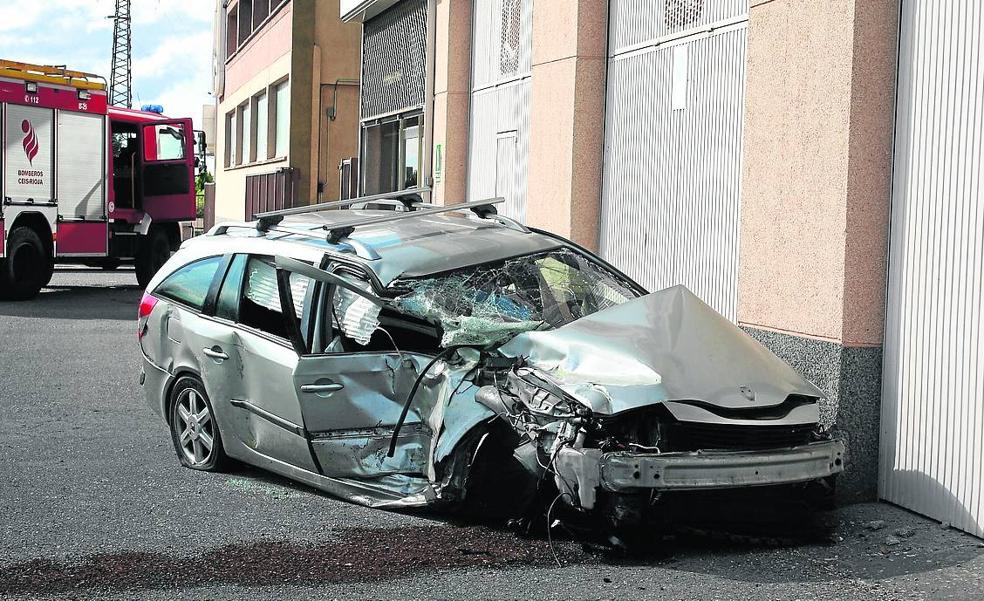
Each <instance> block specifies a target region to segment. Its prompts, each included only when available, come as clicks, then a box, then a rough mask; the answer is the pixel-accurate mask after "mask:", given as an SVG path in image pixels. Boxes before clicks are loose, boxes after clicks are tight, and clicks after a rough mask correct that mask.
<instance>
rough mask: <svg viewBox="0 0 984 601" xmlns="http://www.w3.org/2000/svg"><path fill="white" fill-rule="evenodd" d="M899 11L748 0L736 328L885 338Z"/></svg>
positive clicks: (876, 2) (875, 2)
mask: <svg viewBox="0 0 984 601" xmlns="http://www.w3.org/2000/svg"><path fill="white" fill-rule="evenodd" d="M893 11H895V12H894V16H893ZM896 19H897V4H896V2H895V0H856V1H839V2H824V3H816V2H812V1H810V0H753V1H752V2H751V9H750V22H749V42H748V44H749V47H748V69H747V78H748V79H747V95H746V114H745V147H744V173H743V198H742V224H741V253H740V260H739V269H740V273H739V295H738V300H739V308H738V319H739V321H740V322H741V323H743V324H746V325H750V326H755V327H761V328H765V329H771V330H777V331H783V332H788V333H792V334H797V335H805V336H808V337H814V338H821V339H826V340H832V341H836V342H845V343H847V342H849V343H851V344H854V345H864V344H880V343H881V328H882V321H883V305H884V300H883V291H884V286H885V275H884V255H885V246H886V238H887V227H886V225H885V224H886V221H885V220H886V219H887V216H888V209H889V198H890V197H889V188H888V186H889V184H890V177H891V132H892V118H893V111H892V100H891V99H892V94H893V89H892V86H893V82H894V75H895V60H894V49H895V38H894V33H892V31H893V30H894V23H895V20H896Z"/></svg>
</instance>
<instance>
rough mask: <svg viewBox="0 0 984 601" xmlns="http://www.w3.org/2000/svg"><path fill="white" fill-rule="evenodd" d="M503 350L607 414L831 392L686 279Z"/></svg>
mask: <svg viewBox="0 0 984 601" xmlns="http://www.w3.org/2000/svg"><path fill="white" fill-rule="evenodd" d="M499 350H500V352H501V353H502V354H503V355H505V356H507V357H514V358H519V357H522V358H524V359H525V361H526V365H528V366H529V367H532V368H534V370H535V373H536V375H538V376H540V377H543V378H544V379H546V380H548V381H550V382H551V383H552V384H555V385H557V386H559V387H560V388H561V389H562V390H563V391H564V392H566V393H567V394H569V395H571V396H572V397H574V398H575V399H577V400H578V401H580V402H582V403H584V404H586V405H587V406H588V407H590V408H591V409H592V410H593V411H595V412H597V413H602V414H613V413H618V412H621V411H625V410H628V409H633V408H636V407H641V406H645V405H650V404H653V403H659V402H663V401H690V402H698V403H706V404H710V405H714V406H717V407H721V408H725V409H753V408H762V407H772V406H775V405H779V404H781V403H782V402H783V401H784V400H785V399H786V398H787V397H788V396H789V395H804V396H809V397H817V398H819V397H821V396H823V394H822V393H821V392H820V390H818V389H817V388H816V386H814V385H813V384H811V383H810V382H809V381H807V380H806V379H804V378H803V377H802V376H800V375H799V374H797V373H796V372H795V371H794V370H793V369H792V368H791V367H790V366H789V365H787V364H786V363H785V362H783V361H782V360H781V359H779V358H778V357H776V356H775V355H774V354H772V352H770V351H769V350H768V349H767V348H765V347H764V346H762V345H761V344H760V343H759V342H757V341H756V340H755V339H753V338H752V337H751V336H749V335H748V334H746V333H745V332H744V331H742V330H741V329H740V328H739V327H737V326H736V325H735V324H733V323H731V322H730V321H728V320H727V319H725V318H724V317H723V316H722V315H720V314H718V313H717V312H715V311H714V310H713V309H711V308H710V307H709V306H708V305H707V304H705V303H704V302H703V301H701V300H700V299H699V298H697V297H696V296H695V295H694V294H693V293H692V292H690V291H689V290H687V288H685V287H684V286H674V287H672V288H667V289H665V290H661V291H659V292H653V293H651V294H648V295H646V296H642V297H640V298H637V299H633V300H631V301H629V302H626V303H623V304H621V305H617V306H614V307H610V308H608V309H605V310H603V311H599V312H597V313H594V314H592V315H589V316H587V317H582V318H581V319H578V320H577V321H574V322H571V323H569V324H567V325H565V326H562V327H560V328H557V329H556V330H550V331H536V332H526V333H523V334H519V335H517V336H516V337H515V338H513V339H512V340H510V341H509V342H508V343H507V344H505V345H503V346H502V347H501V348H500V349H499Z"/></svg>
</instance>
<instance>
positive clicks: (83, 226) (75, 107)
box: [0, 60, 195, 299]
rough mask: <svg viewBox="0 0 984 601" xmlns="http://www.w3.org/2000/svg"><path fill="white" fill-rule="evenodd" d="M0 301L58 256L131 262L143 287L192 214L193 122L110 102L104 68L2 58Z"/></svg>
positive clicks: (32, 284) (31, 287)
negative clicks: (100, 72)
mask: <svg viewBox="0 0 984 601" xmlns="http://www.w3.org/2000/svg"><path fill="white" fill-rule="evenodd" d="M0 136H2V138H0V139H2V143H0V198H2V204H0V297H2V298H7V299H28V298H32V297H34V296H35V295H37V293H38V291H39V290H40V289H41V288H42V287H43V286H45V285H47V284H48V282H49V281H50V280H51V275H52V271H53V268H54V264H55V263H81V264H87V265H92V266H101V267H103V268H105V269H113V268H115V267H116V266H118V265H119V264H120V263H121V262H129V261H132V262H133V263H134V267H135V270H136V274H137V281H138V282H139V284H140V285H141V286H145V285H146V284H147V282H149V281H150V278H151V277H152V276H153V275H154V273H155V272H156V271H157V269H158V268H159V267H160V266H161V265H163V264H164V261H166V260H167V258H168V257H169V256H170V253H171V251H172V250H174V249H176V248H177V246H178V244H179V243H180V229H179V222H181V221H188V220H192V219H194V218H195V184H194V177H195V134H194V130H193V129H192V124H191V120H190V119H168V118H166V117H163V116H161V115H159V114H156V113H151V112H144V111H136V110H131V109H125V108H120V107H115V106H108V105H107V96H106V83H105V80H104V79H103V78H101V77H99V76H98V75H93V74H91V73H83V72H80V71H70V70H68V69H64V68H60V67H47V66H41V65H31V64H26V63H18V62H13V61H5V60H0Z"/></svg>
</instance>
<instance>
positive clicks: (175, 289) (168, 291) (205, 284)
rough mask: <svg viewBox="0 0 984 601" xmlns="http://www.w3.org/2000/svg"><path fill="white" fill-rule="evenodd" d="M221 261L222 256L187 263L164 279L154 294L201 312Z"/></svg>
mask: <svg viewBox="0 0 984 601" xmlns="http://www.w3.org/2000/svg"><path fill="white" fill-rule="evenodd" d="M222 261H223V257H222V256H215V257H209V258H207V259H199V260H198V261H194V262H192V263H189V264H188V265H185V266H184V267H182V268H180V269H178V270H177V271H175V272H174V273H172V274H171V275H169V276H168V277H167V278H165V280H164V281H163V282H161V283H160V285H158V286H157V289H155V290H154V294H156V295H158V296H163V297H165V298H169V299H171V300H175V301H178V302H179V303H183V304H185V305H188V306H189V307H193V308H195V309H197V310H199V311H201V309H202V307H203V306H204V305H205V297H207V296H208V289H209V287H210V286H211V285H212V280H213V279H214V278H215V272H216V271H218V269H219V266H220V265H222Z"/></svg>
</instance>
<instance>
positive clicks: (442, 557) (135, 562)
mask: <svg viewBox="0 0 984 601" xmlns="http://www.w3.org/2000/svg"><path fill="white" fill-rule="evenodd" d="M340 534H341V536H340V537H339V538H337V539H333V540H330V541H326V542H324V543H319V544H300V543H290V542H281V541H261V542H254V543H240V544H232V545H226V546H223V547H219V548H216V549H213V550H210V551H207V552H205V553H203V554H200V555H197V556H177V557H175V556H170V555H166V554H163V553H144V552H123V553H107V554H97V555H91V556H87V557H85V558H83V559H82V560H81V561H78V562H71V561H64V562H63V561H52V560H48V559H33V560H30V561H26V562H23V563H18V564H13V565H9V566H6V567H3V568H0V594H4V593H7V594H18V593H28V592H35V593H37V592H44V593H48V594H52V593H66V592H70V591H80V590H139V589H168V588H178V587H180V588H183V589H184V588H190V587H194V586H202V585H208V584H238V585H246V586H263V585H274V584H282V583H284V582H290V583H292V584H326V583H342V582H357V581H374V580H375V581H378V580H387V579H392V578H398V577H403V576H407V575H410V574H413V573H415V572H428V571H435V570H440V569H449V568H467V567H500V568H501V567H508V566H510V565H523V566H529V565H538V566H545V565H549V564H552V563H553V561H554V560H553V555H552V554H551V550H550V546H549V545H548V544H547V543H546V541H542V540H536V539H524V538H520V537H518V536H516V535H514V534H511V533H509V532H504V531H499V530H494V529H491V528H488V527H483V526H473V527H447V526H414V527H402V528H390V529H370V528H352V529H346V530H343V531H341V532H340ZM556 550H557V552H558V553H559V554H560V556H561V559H562V560H563V561H565V562H571V561H584V560H585V559H588V560H590V558H589V556H588V555H587V554H586V553H585V552H584V551H583V550H582V549H581V547H580V546H578V545H562V546H561V547H559V548H557V549H556Z"/></svg>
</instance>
